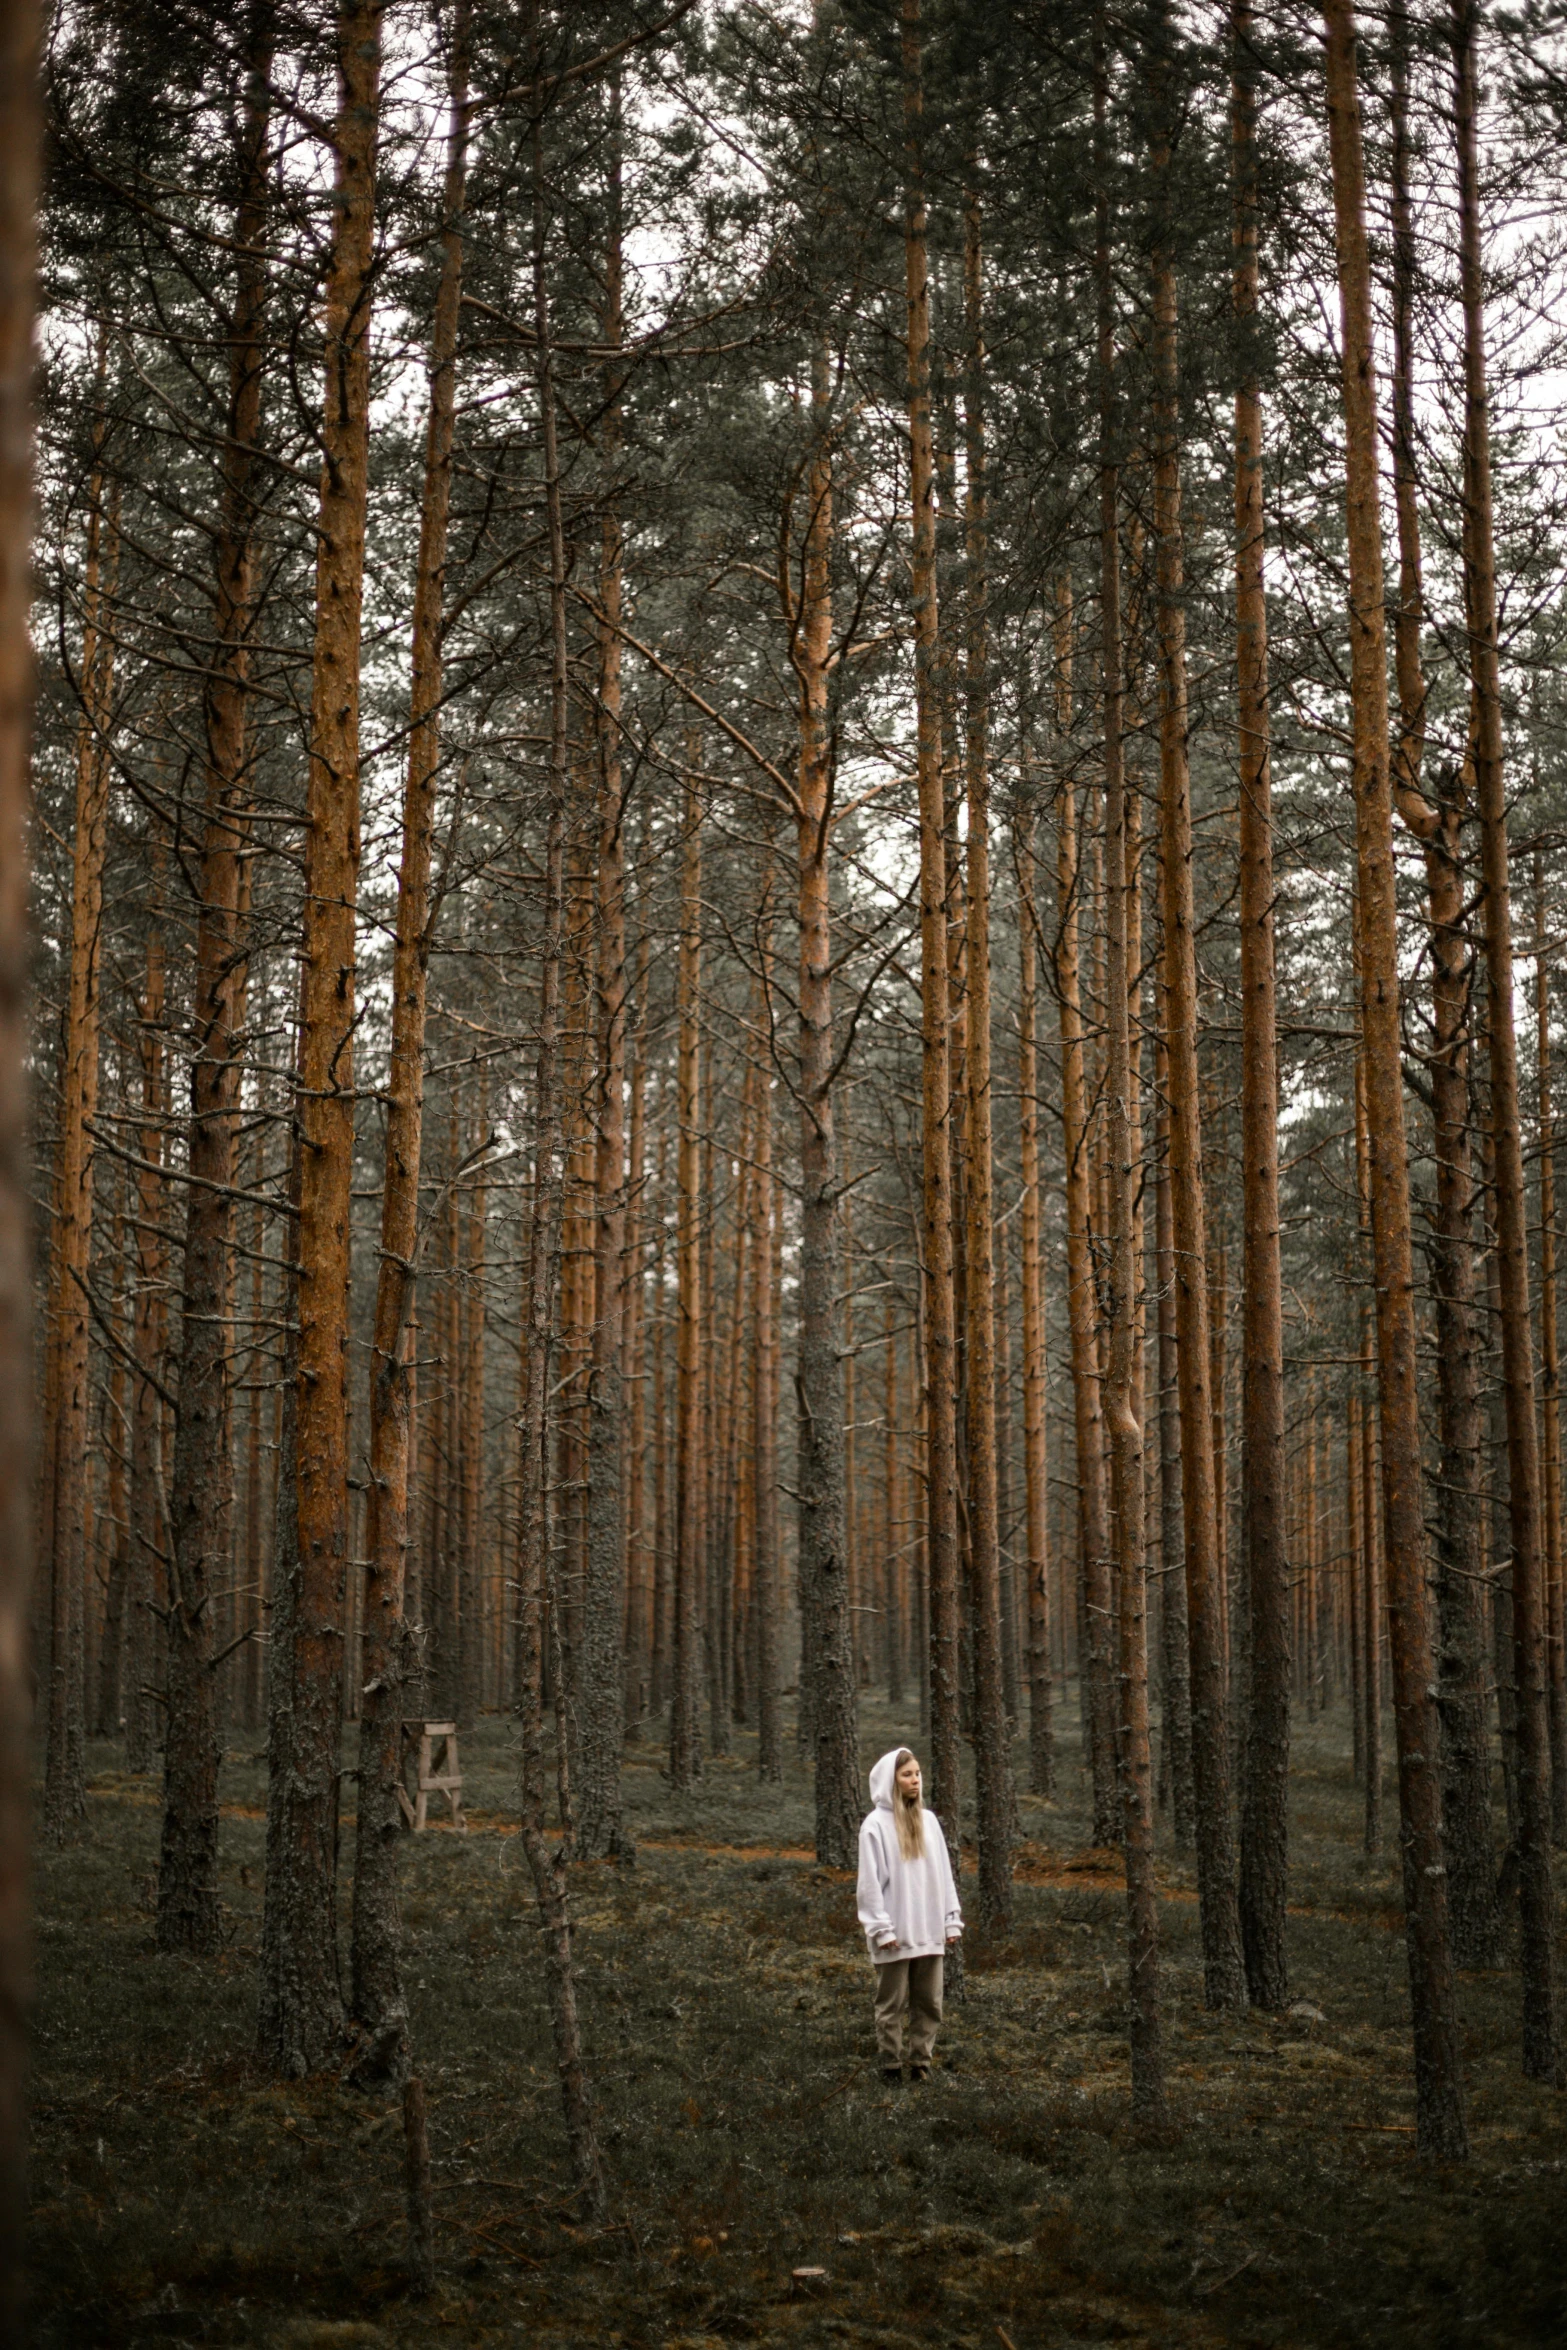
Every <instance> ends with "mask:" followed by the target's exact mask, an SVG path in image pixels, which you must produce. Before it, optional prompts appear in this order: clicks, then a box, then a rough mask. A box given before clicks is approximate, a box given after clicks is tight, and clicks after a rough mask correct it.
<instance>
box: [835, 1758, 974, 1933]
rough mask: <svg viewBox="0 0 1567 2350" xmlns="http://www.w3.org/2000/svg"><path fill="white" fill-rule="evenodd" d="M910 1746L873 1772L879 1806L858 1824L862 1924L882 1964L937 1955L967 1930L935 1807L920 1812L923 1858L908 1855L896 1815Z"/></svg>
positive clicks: (873, 1792)
mask: <svg viewBox="0 0 1567 2350" xmlns="http://www.w3.org/2000/svg"><path fill="white" fill-rule="evenodd" d="M907 1752H908V1748H907V1747H904V1746H895V1747H893V1749H892V1751H891V1753H890V1754H884V1755H883V1756H882V1758H881V1760H880V1762H879V1763H878V1764H877V1765H876V1767H875V1769H874V1770H873V1771H872V1773H871V1801H872V1803H873V1804H874V1805H875V1807H876V1808H875V1810H874V1811H872V1812H870V1813H869V1814H868V1815H867V1816H866V1818H865V1819H864V1821H863V1822H862V1823H861V1826H860V1881H859V1887H858V1893H857V1898H858V1903H859V1912H860V1924H861V1925H862V1926H863V1927H864V1928H865V1941H866V1946H867V1948H868V1949H869V1951H870V1954H871V1957H872V1958H873V1959H874V1960H875V1962H876V1963H877V1965H878V1966H884V1965H885V1964H886V1963H887V1961H888V1960H889V1959H894V1958H939V1957H940V1956H941V1955H942V1953H943V1951H944V1950H945V1949H946V1947H947V1941H948V1937H949V1936H951V1935H954V1934H961V1933H962V1931H963V1912H962V1909H961V1908H960V1907H959V1904H958V1889H957V1886H956V1885H955V1884H954V1883H953V1881H952V1863H951V1861H950V1860H949V1859H948V1857H947V1839H946V1837H945V1836H944V1835H943V1834H942V1832H941V1822H940V1820H938V1819H937V1817H936V1815H935V1813H934V1812H933V1811H926V1812H922V1814H921V1818H922V1820H923V1822H924V1830H925V1856H924V1858H923V1860H905V1859H904V1857H903V1853H902V1851H901V1849H900V1848H899V1844H898V1824H897V1822H896V1820H895V1819H894V1818H893V1816H892V1795H893V1785H892V1780H893V1771H894V1769H895V1767H896V1765H897V1760H898V1757H899V1755H900V1754H906V1753H907Z"/></svg>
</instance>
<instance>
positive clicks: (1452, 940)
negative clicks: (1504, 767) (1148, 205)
mask: <svg viewBox="0 0 1567 2350" xmlns="http://www.w3.org/2000/svg"><path fill="white" fill-rule="evenodd" d="M1390 35H1391V38H1390V64H1391V83H1392V129H1393V143H1392V211H1393V380H1392V409H1393V483H1394V495H1395V500H1396V511H1397V519H1398V555H1399V565H1398V572H1399V576H1398V596H1397V599H1396V601H1395V603H1394V606H1393V647H1394V671H1395V675H1396V677H1397V681H1398V700H1399V724H1398V731H1397V735H1396V738H1395V740H1394V743H1393V747H1392V754H1391V759H1392V789H1393V798H1394V803H1395V805H1396V806H1397V808H1398V810H1399V813H1400V814H1401V815H1402V817H1403V819H1404V821H1405V823H1406V824H1407V825H1408V826H1409V828H1410V830H1411V831H1412V832H1413V833H1414V834H1415V835H1416V837H1417V838H1418V839H1419V840H1420V841H1421V842H1422V843H1423V844H1424V849H1425V868H1426V892H1427V901H1428V905H1429V911H1430V923H1431V996H1432V1039H1431V1054H1430V1059H1429V1064H1428V1065H1429V1071H1430V1079H1431V1108H1432V1155H1433V1158H1434V1160H1435V1163H1436V1212H1435V1217H1434V1220H1433V1228H1432V1234H1431V1243H1430V1263H1431V1290H1432V1308H1433V1314H1434V1319H1435V1324H1436V1383H1437V1421H1438V1437H1439V1443H1440V1448H1441V1449H1440V1470H1439V1488H1438V1492H1437V1497H1436V1567H1437V1575H1436V1597H1437V1636H1438V1655H1437V1675H1438V1679H1437V1690H1438V1708H1439V1718H1440V1723H1441V1740H1442V1814H1443V1827H1444V1832H1445V1840H1446V1847H1447V1867H1448V1880H1449V1885H1450V1888H1451V1898H1450V1922H1451V1927H1452V1936H1453V1955H1454V1958H1455V1959H1456V1961H1457V1963H1458V1964H1459V1965H1460V1966H1486V1965H1489V1964H1491V1963H1492V1962H1493V1961H1494V1958H1495V1954H1496V1940H1497V1935H1498V1933H1499V1931H1500V1925H1501V1919H1500V1915H1499V1912H1498V1909H1497V1902H1496V1865H1495V1860H1494V1857H1493V1854H1492V1849H1491V1791H1490V1753H1489V1738H1488V1731H1487V1710H1488V1709H1487V1697H1486V1626H1485V1589H1484V1581H1483V1574H1482V1560H1481V1546H1480V1521H1479V1480H1480V1443H1481V1413H1480V1331H1479V1325H1478V1321H1477V1317H1476V1310H1475V1248H1474V1233H1473V1223H1474V1182H1473V1177H1472V1172H1471V1158H1472V1152H1471V1143H1470V1111H1469V1090H1470V1088H1469V1025H1470V1016H1471V1007H1470V998H1471V988H1470V953H1469V945H1470V942H1469V936H1468V912H1467V908H1466V906H1465V902H1464V901H1465V885H1464V870H1463V851H1462V845H1461V844H1462V830H1463V822H1464V817H1465V814H1466V812H1467V810H1466V804H1465V803H1466V801H1467V799H1468V796H1469V789H1470V785H1471V780H1472V777H1471V769H1472V753H1471V759H1470V760H1469V761H1466V765H1465V770H1464V772H1463V773H1462V774H1461V776H1460V778H1459V780H1458V783H1457V786H1456V787H1455V790H1454V792H1453V793H1452V794H1451V795H1450V796H1449V797H1448V798H1447V799H1445V800H1444V801H1443V803H1442V804H1441V805H1439V806H1438V805H1433V804H1432V802H1431V801H1430V800H1428V799H1427V798H1426V796H1425V790H1424V775H1423V765H1424V751H1425V702H1426V684H1425V677H1424V674H1423V669H1422V663H1421V652H1420V631H1421V623H1422V620H1423V617H1424V589H1423V585H1422V579H1421V557H1420V515H1419V506H1418V503H1417V497H1416V490H1417V482H1416V473H1415V443H1414V348H1413V346H1414V331H1413V313H1414V272H1415V231H1414V217H1413V209H1412V206H1411V202H1410V192H1409V134H1408V76H1409V25H1408V18H1407V14H1406V12H1405V10H1404V9H1403V8H1402V6H1398V7H1395V8H1394V10H1393V12H1392V16H1391V21H1390Z"/></svg>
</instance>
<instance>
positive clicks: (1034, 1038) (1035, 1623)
mask: <svg viewBox="0 0 1567 2350" xmlns="http://www.w3.org/2000/svg"><path fill="white" fill-rule="evenodd" d="M1013 837H1014V848H1015V854H1016V863H1017V893H1018V960H1019V971H1018V1128H1019V1149H1020V1152H1021V1157H1022V1170H1021V1171H1022V1177H1023V1480H1024V1495H1025V1500H1026V1506H1027V1529H1028V1765H1029V1788H1030V1791H1031V1793H1033V1794H1035V1795H1043V1796H1045V1797H1047V1798H1052V1797H1054V1795H1055V1791H1056V1784H1055V1781H1056V1765H1055V1732H1054V1729H1053V1726H1052V1722H1051V1695H1052V1690H1051V1671H1050V1661H1051V1660H1050V1532H1049V1502H1050V1477H1049V1462H1048V1459H1047V1455H1046V1448H1045V1436H1046V1421H1047V1418H1048V1414H1049V1407H1050V1389H1049V1366H1048V1364H1047V1362H1046V1358H1045V1288H1044V1266H1043V1253H1044V1252H1043V1247H1042V1224H1043V1216H1042V1206H1043V1203H1042V1200H1041V1197H1040V1188H1039V998H1038V985H1039V983H1038V942H1037V937H1036V925H1037V923H1038V920H1039V914H1038V908H1037V904H1036V901H1035V894H1034V891H1035V853H1034V822H1033V817H1032V815H1031V814H1030V815H1027V816H1022V817H1020V818H1019V819H1018V823H1017V828H1016V830H1015V832H1014V836H1013Z"/></svg>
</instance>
